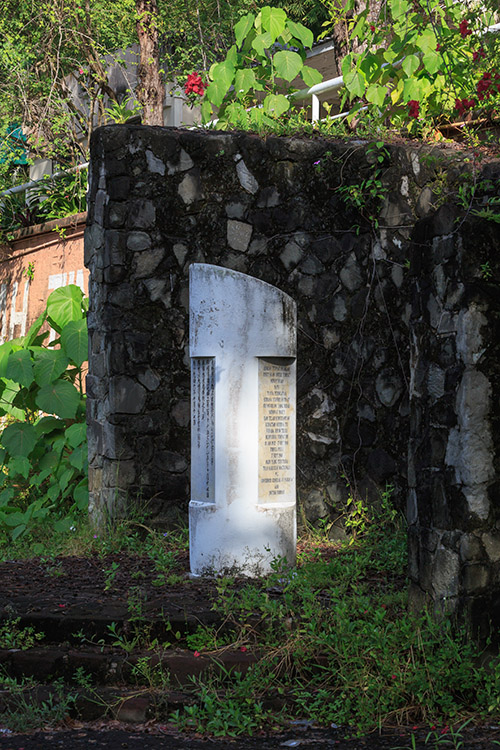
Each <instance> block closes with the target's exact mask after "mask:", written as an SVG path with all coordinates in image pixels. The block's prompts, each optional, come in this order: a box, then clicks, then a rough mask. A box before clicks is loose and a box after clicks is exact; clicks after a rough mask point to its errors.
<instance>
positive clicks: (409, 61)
mask: <svg viewBox="0 0 500 750" xmlns="http://www.w3.org/2000/svg"><path fill="white" fill-rule="evenodd" d="M419 65H420V58H419V57H418V55H408V56H407V57H405V58H404V60H403V62H402V63H401V67H402V68H403V70H404V72H405V73H406V75H407V76H408V77H409V76H412V75H413V74H414V72H415V71H416V70H418V67H419Z"/></svg>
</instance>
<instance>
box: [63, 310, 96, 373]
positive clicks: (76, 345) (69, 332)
mask: <svg viewBox="0 0 500 750" xmlns="http://www.w3.org/2000/svg"><path fill="white" fill-rule="evenodd" d="M61 346H62V348H63V350H64V352H65V353H66V355H67V356H68V357H69V358H70V359H71V360H72V361H73V362H74V363H75V365H77V367H81V365H82V364H83V363H84V362H86V361H87V359H88V356H89V354H88V351H89V338H88V333H87V321H86V320H72V321H71V322H70V323H68V324H67V325H66V326H64V328H63V330H62V331H61Z"/></svg>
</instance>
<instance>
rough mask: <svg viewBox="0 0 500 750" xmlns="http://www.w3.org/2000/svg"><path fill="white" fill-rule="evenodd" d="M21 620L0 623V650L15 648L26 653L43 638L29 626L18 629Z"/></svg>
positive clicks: (41, 634) (42, 634) (43, 636)
mask: <svg viewBox="0 0 500 750" xmlns="http://www.w3.org/2000/svg"><path fill="white" fill-rule="evenodd" d="M20 622H21V618H20V617H17V618H15V619H13V620H7V621H6V622H3V623H0V648H15V649H20V650H21V651H26V650H27V649H29V648H33V646H35V645H36V643H37V641H41V640H42V639H43V638H45V635H44V633H40V632H37V631H36V630H35V628H34V627H32V626H31V625H29V626H27V627H25V628H20V627H19V623H20Z"/></svg>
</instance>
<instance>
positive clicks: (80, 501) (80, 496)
mask: <svg viewBox="0 0 500 750" xmlns="http://www.w3.org/2000/svg"><path fill="white" fill-rule="evenodd" d="M73 500H74V501H75V503H76V505H77V508H78V509H79V510H86V508H87V507H88V504H89V483H88V479H87V477H85V478H84V479H82V480H81V482H79V483H78V484H77V485H76V487H75V489H74V491H73Z"/></svg>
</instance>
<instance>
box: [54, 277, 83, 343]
mask: <svg viewBox="0 0 500 750" xmlns="http://www.w3.org/2000/svg"><path fill="white" fill-rule="evenodd" d="M82 297H83V293H82V290H81V289H80V287H78V286H75V284H69V285H68V286H62V287H59V289H55V290H54V291H53V292H52V294H50V295H49V298H48V300H47V317H48V319H49V322H50V323H51V325H52V326H53V327H54V328H55V329H56V331H57V332H58V333H60V332H61V329H62V328H64V326H65V325H67V323H69V322H70V320H81V319H82V317H83V312H82Z"/></svg>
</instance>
